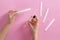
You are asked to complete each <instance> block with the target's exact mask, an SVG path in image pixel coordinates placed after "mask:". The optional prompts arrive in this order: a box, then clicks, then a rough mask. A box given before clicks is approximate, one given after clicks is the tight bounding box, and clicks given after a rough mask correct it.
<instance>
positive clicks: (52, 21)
mask: <svg viewBox="0 0 60 40" xmlns="http://www.w3.org/2000/svg"><path fill="white" fill-rule="evenodd" d="M54 21H55V19H52V20H51V22H50V23H49V24H48V26H47V27H46V28H45V31H47V30H48V29H49V28H50V27H51V25H52V24H53V23H54Z"/></svg>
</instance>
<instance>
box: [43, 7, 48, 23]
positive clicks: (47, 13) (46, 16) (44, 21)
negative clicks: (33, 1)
mask: <svg viewBox="0 0 60 40" xmlns="http://www.w3.org/2000/svg"><path fill="white" fill-rule="evenodd" d="M48 12H49V8H48V9H47V11H46V14H45V16H44V19H43V23H45V20H46V18H47V15H48Z"/></svg>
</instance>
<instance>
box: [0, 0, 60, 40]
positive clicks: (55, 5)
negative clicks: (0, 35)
mask: <svg viewBox="0 0 60 40" xmlns="http://www.w3.org/2000/svg"><path fill="white" fill-rule="evenodd" d="M40 2H41V0H0V19H1V20H2V22H0V25H1V26H0V29H1V28H3V25H2V24H5V23H6V21H7V20H6V19H7V17H6V16H4V15H5V14H6V12H8V10H10V9H15V10H23V9H25V8H32V10H31V11H28V12H24V13H22V14H20V15H17V16H16V18H15V19H14V21H13V22H12V24H10V26H9V29H8V32H7V35H6V37H5V40H32V32H31V29H30V27H29V26H28V25H27V23H26V21H27V20H28V19H29V18H30V17H31V16H32V15H34V14H35V15H37V17H38V19H39V30H38V40H60V25H59V23H60V0H42V2H43V16H40V13H39V11H40ZM47 8H49V13H48V16H47V20H46V22H45V23H43V22H42V20H43V18H44V15H45V12H46V9H47ZM4 17H5V18H4ZM2 18H4V20H3V19H2ZM53 18H55V22H54V24H53V25H52V26H51V27H50V28H49V29H48V31H46V32H45V28H46V26H47V25H48V24H49V22H50V21H51V20H52V19H53ZM5 20H6V21H5Z"/></svg>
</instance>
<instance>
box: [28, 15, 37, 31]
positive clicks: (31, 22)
mask: <svg viewBox="0 0 60 40" xmlns="http://www.w3.org/2000/svg"><path fill="white" fill-rule="evenodd" d="M28 23H29V25H30V27H31V28H32V30H33V31H36V30H37V24H38V19H37V17H36V16H35V15H34V16H33V17H31V18H30V19H29V21H28Z"/></svg>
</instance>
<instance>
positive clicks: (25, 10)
mask: <svg viewBox="0 0 60 40" xmlns="http://www.w3.org/2000/svg"><path fill="white" fill-rule="evenodd" d="M30 10H31V8H27V9H24V10H21V11H18V12H16V13H18V14H19V13H20V12H27V11H30Z"/></svg>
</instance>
